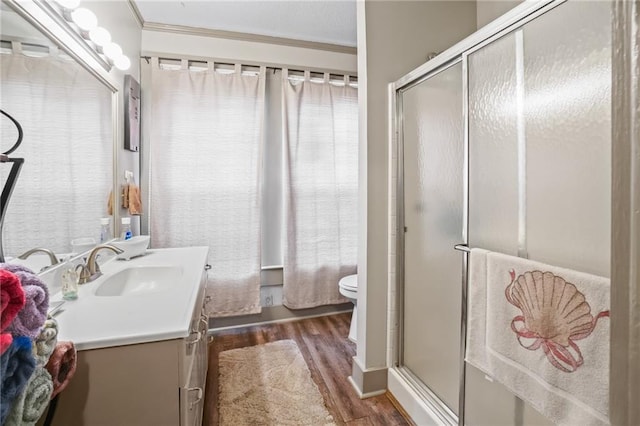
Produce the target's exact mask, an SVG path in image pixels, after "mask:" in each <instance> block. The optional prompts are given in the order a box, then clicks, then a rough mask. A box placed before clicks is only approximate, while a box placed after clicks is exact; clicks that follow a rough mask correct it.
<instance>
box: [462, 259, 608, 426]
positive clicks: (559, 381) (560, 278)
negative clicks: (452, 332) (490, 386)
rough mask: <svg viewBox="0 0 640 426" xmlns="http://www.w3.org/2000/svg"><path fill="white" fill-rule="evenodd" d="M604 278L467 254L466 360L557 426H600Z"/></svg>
mask: <svg viewBox="0 0 640 426" xmlns="http://www.w3.org/2000/svg"><path fill="white" fill-rule="evenodd" d="M609 290H610V284H609V280H608V279H606V278H602V277H597V276H594V275H588V274H584V273H581V272H577V271H572V270H568V269H564V268H559V267H555V266H550V265H545V264H542V263H538V262H533V261H529V260H526V259H521V258H517V257H513V256H507V255H503V254H499V253H492V252H487V251H485V250H479V249H474V250H472V252H471V259H470V265H469V305H468V314H469V315H468V318H469V320H468V327H467V329H468V339H467V354H466V360H467V361H468V362H469V363H471V364H472V365H474V366H476V367H478V368H480V369H481V370H483V371H484V372H485V373H487V374H488V375H490V376H492V377H494V378H495V379H496V380H498V381H499V382H501V383H502V384H504V385H505V386H506V387H507V388H508V389H509V390H511V391H512V392H513V393H514V394H516V395H518V396H519V397H520V398H522V399H523V400H525V401H528V402H529V403H530V404H531V405H532V406H533V407H534V408H536V409H537V410H538V411H539V412H540V413H542V414H543V415H545V416H547V417H548V418H549V419H550V420H552V421H553V422H555V423H557V424H561V425H577V424H579V425H601V424H608V423H609V422H608V411H609V320H608V318H607V317H608V314H609V311H608V310H609Z"/></svg>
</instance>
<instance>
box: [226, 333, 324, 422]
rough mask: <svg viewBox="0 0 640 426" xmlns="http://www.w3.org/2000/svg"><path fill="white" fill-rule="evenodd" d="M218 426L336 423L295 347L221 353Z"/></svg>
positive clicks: (270, 346)
mask: <svg viewBox="0 0 640 426" xmlns="http://www.w3.org/2000/svg"><path fill="white" fill-rule="evenodd" d="M218 363H219V372H220V392H219V397H218V404H219V409H220V425H222V426H225V425H233V426H240V425H314V426H315V425H334V424H335V423H334V422H333V417H332V416H331V414H329V412H328V411H327V409H326V407H325V405H324V401H323V399H322V395H320V391H319V390H318V387H317V386H316V384H315V383H314V382H313V380H312V379H311V373H310V372H309V368H308V367H307V363H306V362H305V361H304V358H303V357H302V354H301V353H300V350H299V349H298V345H296V343H295V342H294V341H293V340H279V341H277V342H272V343H266V344H264V345H258V346H251V347H247V348H241V349H232V350H229V351H223V352H220V358H219V361H218Z"/></svg>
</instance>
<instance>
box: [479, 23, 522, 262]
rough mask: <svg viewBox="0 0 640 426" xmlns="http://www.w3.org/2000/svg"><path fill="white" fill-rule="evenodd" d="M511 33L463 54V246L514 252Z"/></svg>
mask: <svg viewBox="0 0 640 426" xmlns="http://www.w3.org/2000/svg"><path fill="white" fill-rule="evenodd" d="M515 105H516V54H515V37H514V35H513V34H510V35H508V36H506V37H503V38H501V39H499V40H497V41H495V42H493V43H491V44H490V45H488V46H487V47H485V48H483V49H480V50H479V51H478V52H476V53H473V54H471V55H469V244H470V246H471V247H482V248H486V249H487V250H494V251H499V252H502V253H506V254H514V255H515V254H517V251H518V144H517V109H516V107H515Z"/></svg>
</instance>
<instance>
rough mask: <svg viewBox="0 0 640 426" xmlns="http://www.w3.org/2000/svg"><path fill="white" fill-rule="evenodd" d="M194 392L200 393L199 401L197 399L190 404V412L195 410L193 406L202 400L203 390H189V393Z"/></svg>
mask: <svg viewBox="0 0 640 426" xmlns="http://www.w3.org/2000/svg"><path fill="white" fill-rule="evenodd" d="M192 391H196V392H198V399H196V400H195V401H192V402H191V403H190V404H189V410H193V406H194V405H196V404H197V403H199V402H200V401H201V400H202V388H187V392H192Z"/></svg>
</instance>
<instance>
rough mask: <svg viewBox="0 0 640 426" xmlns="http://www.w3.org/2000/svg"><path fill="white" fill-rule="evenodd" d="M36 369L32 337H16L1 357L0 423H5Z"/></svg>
mask: <svg viewBox="0 0 640 426" xmlns="http://www.w3.org/2000/svg"><path fill="white" fill-rule="evenodd" d="M35 369H36V360H35V359H34V358H33V353H32V349H31V339H29V338H28V337H24V336H18V337H15V338H14V339H13V342H12V343H11V346H9V348H8V349H7V350H6V351H5V353H3V354H2V357H0V377H1V378H2V379H1V380H2V382H1V383H0V424H4V422H5V420H6V418H7V415H8V414H9V411H10V410H11V407H12V406H13V402H14V400H15V399H16V397H17V396H18V395H20V394H21V393H22V391H23V390H24V388H25V386H26V385H27V382H28V381H29V378H30V377H31V375H32V374H33V372H34V370H35Z"/></svg>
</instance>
